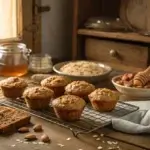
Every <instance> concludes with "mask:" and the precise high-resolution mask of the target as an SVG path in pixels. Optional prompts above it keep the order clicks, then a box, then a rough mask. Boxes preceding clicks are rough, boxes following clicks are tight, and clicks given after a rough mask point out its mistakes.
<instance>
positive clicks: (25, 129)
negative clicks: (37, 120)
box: [18, 124, 51, 143]
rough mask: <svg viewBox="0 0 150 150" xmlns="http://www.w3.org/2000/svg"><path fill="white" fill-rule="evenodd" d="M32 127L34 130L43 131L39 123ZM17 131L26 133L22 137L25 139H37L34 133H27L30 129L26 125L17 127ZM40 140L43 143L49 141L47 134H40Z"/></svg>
mask: <svg viewBox="0 0 150 150" xmlns="http://www.w3.org/2000/svg"><path fill="white" fill-rule="evenodd" d="M32 129H33V131H34V132H42V131H43V128H42V125H40V124H36V125H34V126H33V128H32ZM18 132H19V133H28V134H26V135H25V137H24V138H25V139H26V140H27V141H35V140H37V139H38V138H37V136H36V134H34V133H29V132H30V129H29V128H28V127H21V128H19V129H18ZM40 140H41V141H42V142H44V143H50V141H51V140H50V138H49V136H48V135H47V134H42V135H41V137H40Z"/></svg>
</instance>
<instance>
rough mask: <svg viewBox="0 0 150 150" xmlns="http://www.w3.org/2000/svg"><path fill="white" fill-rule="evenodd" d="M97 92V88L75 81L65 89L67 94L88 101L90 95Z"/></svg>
mask: <svg viewBox="0 0 150 150" xmlns="http://www.w3.org/2000/svg"><path fill="white" fill-rule="evenodd" d="M94 90H95V86H94V85H93V84H90V83H88V82H85V81H73V82H71V83H70V84H68V85H67V86H66V87H65V94H71V95H76V96H79V97H81V98H83V99H84V100H86V101H87V99H88V95H89V94H90V93H91V92H93V91H94Z"/></svg>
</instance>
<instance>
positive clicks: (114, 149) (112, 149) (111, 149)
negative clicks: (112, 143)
mask: <svg viewBox="0 0 150 150" xmlns="http://www.w3.org/2000/svg"><path fill="white" fill-rule="evenodd" d="M108 149H109V150H116V147H108Z"/></svg>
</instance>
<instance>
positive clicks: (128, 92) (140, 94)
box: [112, 75, 150, 99]
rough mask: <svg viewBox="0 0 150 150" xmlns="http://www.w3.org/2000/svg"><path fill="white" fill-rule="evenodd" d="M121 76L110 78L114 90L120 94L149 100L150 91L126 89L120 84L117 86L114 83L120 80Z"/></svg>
mask: <svg viewBox="0 0 150 150" xmlns="http://www.w3.org/2000/svg"><path fill="white" fill-rule="evenodd" d="M121 76H122V75H119V76H115V77H113V78H112V83H113V85H114V86H115V88H116V89H117V90H118V91H119V92H120V93H122V94H124V95H127V96H130V97H137V98H147V99H148V98H149V99H150V89H146V88H145V89H144V88H134V87H126V86H123V85H120V84H117V83H116V81H117V80H119V79H120V78H121Z"/></svg>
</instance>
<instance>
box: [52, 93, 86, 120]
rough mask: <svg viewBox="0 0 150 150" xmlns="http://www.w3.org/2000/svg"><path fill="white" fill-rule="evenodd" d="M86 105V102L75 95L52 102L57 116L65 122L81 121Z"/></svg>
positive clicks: (65, 96) (64, 96)
mask: <svg viewBox="0 0 150 150" xmlns="http://www.w3.org/2000/svg"><path fill="white" fill-rule="evenodd" d="M85 105H86V103H85V101H84V100H83V99H82V98H80V97H78V96H75V95H63V96H61V97H58V98H56V99H54V100H53V101H52V106H53V108H54V111H55V114H56V116H57V117H58V118H60V119H62V120H65V121H76V120H79V119H80V117H81V114H82V111H83V109H84V107H85Z"/></svg>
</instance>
